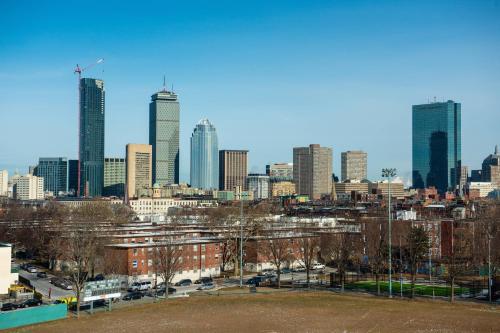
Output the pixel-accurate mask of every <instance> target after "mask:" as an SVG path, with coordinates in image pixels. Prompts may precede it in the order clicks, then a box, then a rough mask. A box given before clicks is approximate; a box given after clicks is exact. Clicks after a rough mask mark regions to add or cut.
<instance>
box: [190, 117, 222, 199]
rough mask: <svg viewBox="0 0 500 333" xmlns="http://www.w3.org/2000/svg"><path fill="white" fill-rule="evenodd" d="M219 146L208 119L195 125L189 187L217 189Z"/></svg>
mask: <svg viewBox="0 0 500 333" xmlns="http://www.w3.org/2000/svg"><path fill="white" fill-rule="evenodd" d="M218 154H219V144H218V140H217V132H216V130H215V126H214V125H212V123H210V121H209V120H208V119H202V120H200V122H199V123H198V124H197V125H196V127H195V128H194V131H193V135H192V136H191V186H192V187H197V188H201V189H205V190H210V189H218V188H219V156H218Z"/></svg>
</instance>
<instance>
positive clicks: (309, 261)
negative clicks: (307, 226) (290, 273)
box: [298, 235, 320, 287]
mask: <svg viewBox="0 0 500 333" xmlns="http://www.w3.org/2000/svg"><path fill="white" fill-rule="evenodd" d="M298 243H299V257H300V258H299V259H300V265H301V266H302V267H304V268H305V270H306V280H307V286H308V287H309V286H310V282H311V277H310V274H311V270H312V267H313V265H314V264H315V262H316V260H317V258H318V253H319V251H320V246H319V245H320V244H319V237H318V236H316V235H302V237H301V238H299V239H298Z"/></svg>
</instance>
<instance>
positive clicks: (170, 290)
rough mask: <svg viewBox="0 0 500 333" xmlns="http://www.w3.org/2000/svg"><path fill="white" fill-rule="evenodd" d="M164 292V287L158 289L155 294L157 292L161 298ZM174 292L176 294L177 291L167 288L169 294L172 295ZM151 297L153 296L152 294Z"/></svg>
mask: <svg viewBox="0 0 500 333" xmlns="http://www.w3.org/2000/svg"><path fill="white" fill-rule="evenodd" d="M165 290H166V288H165V286H163V288H159V289H158V290H157V291H156V292H157V294H158V296H163V295H165ZM175 292H177V289H175V288H173V287H168V293H169V294H173V293H175ZM152 296H154V293H153V295H152Z"/></svg>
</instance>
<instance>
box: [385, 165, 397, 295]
mask: <svg viewBox="0 0 500 333" xmlns="http://www.w3.org/2000/svg"><path fill="white" fill-rule="evenodd" d="M394 176H396V169H394V168H384V169H382V177H385V178H387V181H388V197H389V201H388V207H387V209H388V214H389V232H388V234H389V298H392V215H391V178H392V177H394Z"/></svg>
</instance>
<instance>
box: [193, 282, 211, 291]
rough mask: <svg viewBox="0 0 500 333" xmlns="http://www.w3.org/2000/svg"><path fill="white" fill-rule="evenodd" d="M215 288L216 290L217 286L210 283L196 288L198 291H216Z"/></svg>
mask: <svg viewBox="0 0 500 333" xmlns="http://www.w3.org/2000/svg"><path fill="white" fill-rule="evenodd" d="M214 288H215V284H213V283H212V282H209V283H204V284H202V285H201V286H199V287H198V288H196V290H210V289H214Z"/></svg>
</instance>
